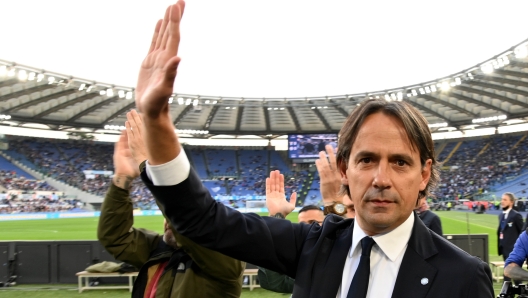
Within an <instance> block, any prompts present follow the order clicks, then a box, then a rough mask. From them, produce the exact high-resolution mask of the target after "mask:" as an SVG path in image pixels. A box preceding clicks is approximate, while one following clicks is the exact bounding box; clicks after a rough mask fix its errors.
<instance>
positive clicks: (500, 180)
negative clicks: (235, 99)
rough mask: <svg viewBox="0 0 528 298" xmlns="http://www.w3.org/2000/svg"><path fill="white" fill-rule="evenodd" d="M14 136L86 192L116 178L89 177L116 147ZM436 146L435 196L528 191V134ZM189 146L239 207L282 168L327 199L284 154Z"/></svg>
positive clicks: (26, 154)
mask: <svg viewBox="0 0 528 298" xmlns="http://www.w3.org/2000/svg"><path fill="white" fill-rule="evenodd" d="M9 141H10V149H9V150H8V151H6V153H7V154H8V155H9V156H11V157H12V158H14V159H15V160H18V161H19V162H21V163H22V164H24V165H26V166H28V167H30V168H31V169H35V170H37V171H39V172H41V173H44V174H45V175H47V176H50V177H53V178H55V179H59V180H61V181H63V182H65V183H67V184H69V185H72V186H74V187H76V188H78V189H81V190H84V191H87V192H89V193H93V194H96V195H99V196H104V194H105V193H106V190H107V188H108V185H109V183H111V182H110V179H111V178H110V176H106V175H101V174H97V175H92V176H90V177H89V176H86V175H85V173H84V172H83V171H90V170H95V171H112V170H113V169H112V165H111V162H110V161H111V160H112V152H113V148H112V144H108V143H97V142H90V141H73V140H48V139H42V140H35V139H30V138H22V137H16V138H10V140H9ZM435 145H436V147H437V148H438V149H439V151H440V152H439V153H438V156H439V160H440V161H441V162H443V164H442V169H441V181H440V183H439V185H438V188H437V189H436V190H435V191H434V195H435V200H456V199H461V198H464V199H478V200H494V199H496V198H497V197H500V195H501V193H502V192H504V191H506V190H508V191H511V192H513V193H515V194H516V195H517V196H518V197H521V198H523V197H526V196H527V195H526V193H527V191H528V186H527V185H528V174H527V173H526V168H527V161H528V158H527V156H526V152H527V150H526V149H528V139H527V138H526V134H524V133H516V134H503V135H493V136H486V137H476V138H466V139H458V140H449V141H444V142H441V141H438V142H436V143H435ZM185 150H186V151H187V153H188V156H189V157H190V160H191V164H192V166H193V167H194V168H195V169H196V170H197V171H198V173H199V175H200V177H201V178H202V180H203V181H204V185H205V187H206V188H207V189H209V191H210V192H211V193H212V194H213V196H215V197H216V196H218V198H220V200H221V201H222V202H224V203H226V204H228V205H230V206H233V207H235V208H239V207H245V206H246V201H247V200H248V199H251V198H252V197H253V196H257V197H258V196H263V195H265V179H266V177H267V175H268V174H269V171H270V170H275V169H278V170H280V171H281V172H282V173H284V174H285V188H286V193H287V196H288V197H289V196H290V194H291V193H292V192H293V191H297V192H298V204H299V205H305V204H318V203H320V202H321V194H320V192H319V177H318V174H317V172H316V171H313V170H314V169H312V171H309V170H307V168H306V167H305V168H295V167H294V165H293V164H292V162H291V160H288V159H287V158H286V156H285V154H283V153H281V152H278V151H274V150H264V149H261V150H255V149H254V148H249V149H248V148H237V149H236V150H232V149H229V150H227V149H219V148H207V147H199V148H197V147H193V146H188V147H186V148H185ZM2 170H3V171H2ZM14 173H16V174H14ZM0 174H1V175H2V176H1V177H2V183H1V185H2V186H3V187H4V188H5V189H14V188H18V189H21V190H55V189H54V188H52V187H51V186H49V185H48V184H47V183H46V182H44V181H37V180H35V179H34V178H33V177H32V176H31V175H30V174H29V173H26V172H24V171H23V170H21V169H19V168H17V167H16V166H14V165H13V164H11V163H10V162H9V161H7V160H6V159H4V158H0ZM13 175H16V179H14V176H13ZM22 177H24V178H23V179H22ZM26 177H28V178H26ZM88 177H89V178H88ZM131 194H132V198H133V202H134V204H135V207H136V208H139V209H145V210H148V209H157V206H156V204H155V200H154V198H153V197H152V195H151V194H150V193H149V192H148V191H147V190H146V189H145V187H144V186H143V185H142V184H141V182H140V181H139V180H137V181H135V182H134V184H133V189H132V192H131Z"/></svg>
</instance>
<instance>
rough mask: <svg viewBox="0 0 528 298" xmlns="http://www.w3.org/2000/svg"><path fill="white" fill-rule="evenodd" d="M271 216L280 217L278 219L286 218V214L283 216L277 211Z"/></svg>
mask: <svg viewBox="0 0 528 298" xmlns="http://www.w3.org/2000/svg"><path fill="white" fill-rule="evenodd" d="M271 217H275V218H280V219H286V216H284V214H282V213H280V212H277V213H275V214H273V215H271Z"/></svg>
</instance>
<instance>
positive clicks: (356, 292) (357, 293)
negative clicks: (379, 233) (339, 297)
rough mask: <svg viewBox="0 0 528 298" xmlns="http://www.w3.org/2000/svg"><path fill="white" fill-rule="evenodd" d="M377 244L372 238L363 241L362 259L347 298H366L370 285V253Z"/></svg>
mask: <svg viewBox="0 0 528 298" xmlns="http://www.w3.org/2000/svg"><path fill="white" fill-rule="evenodd" d="M374 243H376V242H375V241H374V239H372V237H365V238H363V239H361V258H360V259H359V266H358V267H357V270H356V273H355V274H354V278H353V279H352V283H351V284H350V289H348V295H347V298H365V297H366V296H367V290H368V285H369V276H370V251H371V250H372V246H373V245H374Z"/></svg>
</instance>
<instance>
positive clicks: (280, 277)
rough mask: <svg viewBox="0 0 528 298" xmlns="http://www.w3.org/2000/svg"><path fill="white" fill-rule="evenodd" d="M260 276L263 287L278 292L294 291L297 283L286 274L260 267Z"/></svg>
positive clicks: (288, 292)
mask: <svg viewBox="0 0 528 298" xmlns="http://www.w3.org/2000/svg"><path fill="white" fill-rule="evenodd" d="M258 278H259V282H260V286H261V287H262V288H263V289H266V290H268V291H273V292H277V293H285V294H291V293H293V285H294V284H295V279H293V278H291V277H289V276H287V275H285V274H280V273H277V272H275V271H271V270H268V269H265V268H262V267H259V268H258Z"/></svg>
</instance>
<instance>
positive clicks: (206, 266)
mask: <svg viewBox="0 0 528 298" xmlns="http://www.w3.org/2000/svg"><path fill="white" fill-rule="evenodd" d="M174 238H176V242H177V243H178V245H179V246H181V248H182V249H183V250H184V251H185V252H186V253H187V254H188V255H189V256H190V257H191V258H192V259H193V262H194V263H195V264H196V265H197V266H198V267H199V268H200V269H201V270H202V272H203V273H204V274H206V275H208V276H210V277H211V278H214V279H217V280H222V281H225V282H238V280H239V279H240V278H241V277H242V274H243V272H244V269H245V268H246V264H245V263H244V262H241V261H238V260H235V259H233V258H230V257H228V256H225V255H223V254H221V253H219V252H216V251H213V250H210V249H208V248H205V247H203V246H200V245H198V244H196V243H194V242H193V241H192V240H190V239H189V238H187V237H185V236H182V235H180V234H178V233H177V232H174Z"/></svg>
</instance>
